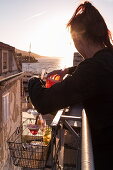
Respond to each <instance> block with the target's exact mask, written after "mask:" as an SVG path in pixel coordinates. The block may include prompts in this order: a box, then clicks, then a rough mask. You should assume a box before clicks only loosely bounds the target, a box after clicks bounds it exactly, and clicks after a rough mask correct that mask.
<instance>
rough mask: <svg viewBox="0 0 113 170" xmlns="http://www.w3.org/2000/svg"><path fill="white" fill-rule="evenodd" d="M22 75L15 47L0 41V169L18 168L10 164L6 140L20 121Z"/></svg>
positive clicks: (13, 169) (18, 169) (14, 169)
mask: <svg viewBox="0 0 113 170" xmlns="http://www.w3.org/2000/svg"><path fill="white" fill-rule="evenodd" d="M22 76H23V73H22V72H19V70H18V66H17V64H16V60H15V48H14V47H11V46H9V45H7V44H4V43H1V42H0V170H20V169H21V168H20V167H15V166H14V165H13V164H12V161H11V158H10V154H9V149H8V144H7V140H8V139H9V137H10V136H11V135H12V134H13V132H14V131H15V129H16V128H17V127H18V126H20V124H21V123H22V116H21V115H22V110H21V109H22V104H21V97H22V96H21V91H22V83H21V82H22Z"/></svg>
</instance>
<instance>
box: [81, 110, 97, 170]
mask: <svg viewBox="0 0 113 170" xmlns="http://www.w3.org/2000/svg"><path fill="white" fill-rule="evenodd" d="M81 141H82V142H81V170H94V161H93V149H92V140H91V134H90V129H89V124H88V119H87V116H86V113H85V110H84V109H83V111H82V139H81Z"/></svg>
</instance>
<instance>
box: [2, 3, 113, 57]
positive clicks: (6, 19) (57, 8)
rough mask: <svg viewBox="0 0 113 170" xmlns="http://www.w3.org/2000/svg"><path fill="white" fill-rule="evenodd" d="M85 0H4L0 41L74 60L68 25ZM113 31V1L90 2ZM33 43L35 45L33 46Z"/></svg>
mask: <svg viewBox="0 0 113 170" xmlns="http://www.w3.org/2000/svg"><path fill="white" fill-rule="evenodd" d="M80 2H82V1H81V0H0V41H1V42H4V43H6V44H9V45H11V46H14V47H15V48H18V49H20V50H25V51H29V49H30V46H31V51H32V52H34V53H37V54H39V55H43V56H52V57H53V56H55V57H69V56H70V57H71V56H73V53H74V51H76V49H75V48H74V45H73V42H72V40H71V38H70V34H69V30H68V29H67V28H66V24H67V22H68V21H69V19H70V18H71V16H72V15H73V13H74V11H75V9H76V7H77V6H78V4H79V3H80ZM90 2H92V3H93V4H94V6H95V7H97V9H98V10H99V11H100V12H101V14H102V15H103V17H104V19H105V21H106V23H107V25H108V28H109V29H110V30H111V31H113V0H92V1H90ZM30 44H31V45H30Z"/></svg>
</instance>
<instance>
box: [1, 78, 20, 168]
mask: <svg viewBox="0 0 113 170" xmlns="http://www.w3.org/2000/svg"><path fill="white" fill-rule="evenodd" d="M6 93H9V105H10V108H9V110H10V112H9V117H8V119H7V122H2V131H1V134H2V135H1V136H2V137H0V143H1V144H2V152H3V154H2V155H3V156H2V158H1V167H0V170H14V169H15V168H16V169H15V170H19V169H20V168H18V167H14V166H13V165H12V164H11V160H10V156H9V150H8V145H7V140H8V139H9V137H10V136H11V134H12V133H13V132H14V131H15V129H16V128H17V127H18V126H20V124H21V81H20V80H16V81H13V82H12V83H11V84H9V85H7V86H6V87H4V88H3V89H2V94H3V95H4V94H6ZM0 110H1V112H2V109H0ZM2 114H3V112H2ZM2 116H3V115H2Z"/></svg>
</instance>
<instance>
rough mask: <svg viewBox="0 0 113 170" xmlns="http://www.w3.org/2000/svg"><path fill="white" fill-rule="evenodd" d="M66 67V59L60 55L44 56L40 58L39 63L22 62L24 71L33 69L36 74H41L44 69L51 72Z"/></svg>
mask: <svg viewBox="0 0 113 170" xmlns="http://www.w3.org/2000/svg"><path fill="white" fill-rule="evenodd" d="M69 66H70V65H69ZM66 67H67V65H66V62H65V59H64V58H60V57H44V58H43V57H42V58H38V62H37V63H22V71H31V72H34V73H36V74H41V73H42V70H45V72H47V73H49V72H51V71H53V70H56V69H64V68H66Z"/></svg>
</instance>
